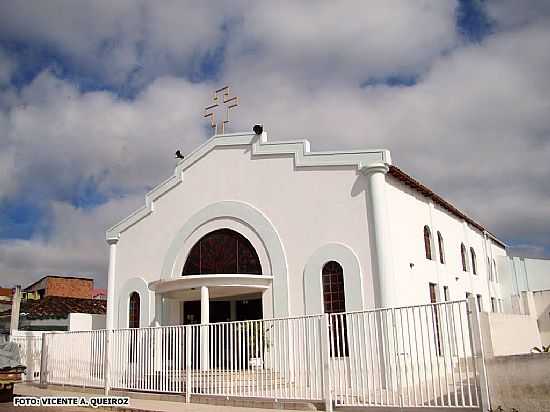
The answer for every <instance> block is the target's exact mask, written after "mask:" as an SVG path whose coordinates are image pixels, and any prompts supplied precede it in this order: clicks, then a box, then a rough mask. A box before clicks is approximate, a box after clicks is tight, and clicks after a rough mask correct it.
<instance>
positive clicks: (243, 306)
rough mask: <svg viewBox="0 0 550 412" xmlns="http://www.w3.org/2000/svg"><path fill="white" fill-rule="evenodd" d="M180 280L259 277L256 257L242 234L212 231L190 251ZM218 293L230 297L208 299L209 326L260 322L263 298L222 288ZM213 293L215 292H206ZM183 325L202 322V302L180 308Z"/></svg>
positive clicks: (235, 289) (224, 229)
mask: <svg viewBox="0 0 550 412" xmlns="http://www.w3.org/2000/svg"><path fill="white" fill-rule="evenodd" d="M181 274H182V276H197V277H200V276H205V275H213V276H218V275H219V276H221V275H244V276H247V275H252V276H254V275H255V276H259V275H262V265H261V263H260V259H259V258H258V253H257V252H256V250H255V249H254V246H253V245H252V244H251V243H250V241H249V240H248V239H247V238H246V237H244V236H243V235H242V234H240V233H238V232H237V231H235V230H231V229H228V228H223V229H218V230H214V231H212V232H210V233H207V234H206V235H204V236H203V237H202V238H200V239H199V240H198V241H197V242H196V243H195V245H194V246H193V247H192V248H191V250H190V251H189V254H188V255H187V259H186V261H185V264H184V266H183V270H182V273H181ZM225 289H226V290H225V291H219V290H218V291H217V293H222V294H226V295H228V294H232V295H233V296H228V297H220V298H218V299H211V300H210V301H209V303H208V306H209V310H208V312H209V313H208V320H209V322H210V323H215V322H225V321H235V320H255V319H261V318H262V315H263V310H262V295H261V293H258V292H257V291H253V290H247V289H242V288H235V287H233V288H232V287H228V286H225ZM212 292H214V293H216V291H215V290H214V289H212V290H210V291H209V295H212ZM182 320H183V323H184V324H194V323H199V322H204V315H203V314H202V312H201V302H200V301H198V300H186V301H185V302H184V304H183V319H182Z"/></svg>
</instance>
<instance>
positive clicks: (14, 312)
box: [10, 285, 21, 336]
mask: <svg viewBox="0 0 550 412" xmlns="http://www.w3.org/2000/svg"><path fill="white" fill-rule="evenodd" d="M20 309H21V285H17V286H16V287H15V293H14V295H13V297H12V298H11V321H10V334H11V335H12V336H13V335H14V334H15V332H17V331H18V330H19V312H20Z"/></svg>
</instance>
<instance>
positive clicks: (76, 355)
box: [42, 330, 106, 387]
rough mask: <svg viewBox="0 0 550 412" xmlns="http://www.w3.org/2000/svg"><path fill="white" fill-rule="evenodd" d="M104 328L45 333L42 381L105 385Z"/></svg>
mask: <svg viewBox="0 0 550 412" xmlns="http://www.w3.org/2000/svg"><path fill="white" fill-rule="evenodd" d="M105 334H106V331H105V330H94V331H84V332H63V333H48V334H44V339H46V342H45V345H44V348H45V353H43V354H42V356H43V357H44V359H43V363H42V365H43V367H44V369H45V371H44V370H43V371H42V374H43V375H44V373H45V374H46V376H43V379H42V380H43V381H46V382H47V383H52V384H61V385H76V386H83V387H102V386H103V385H104V383H105V379H104V362H105Z"/></svg>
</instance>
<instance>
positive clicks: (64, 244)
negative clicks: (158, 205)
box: [0, 196, 143, 287]
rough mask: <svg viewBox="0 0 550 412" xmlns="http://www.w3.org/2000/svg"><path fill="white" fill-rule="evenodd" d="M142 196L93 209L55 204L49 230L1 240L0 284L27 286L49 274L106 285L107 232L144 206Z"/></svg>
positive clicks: (53, 203) (112, 201) (113, 201)
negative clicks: (109, 228)
mask: <svg viewBox="0 0 550 412" xmlns="http://www.w3.org/2000/svg"><path fill="white" fill-rule="evenodd" d="M142 202H143V196H131V197H126V198H123V199H113V200H111V201H109V202H108V203H106V204H104V205H101V206H99V207H97V208H95V209H93V210H82V209H76V208H74V207H73V206H71V205H69V204H67V203H61V202H52V204H51V215H50V219H51V222H50V225H51V228H52V229H53V231H52V232H51V233H49V228H45V227H44V228H42V230H40V231H38V233H37V234H36V235H34V236H33V237H32V238H31V239H28V240H9V241H6V240H4V241H0V285H2V286H13V285H14V284H15V283H18V284H21V285H26V284H28V283H30V282H32V281H34V280H36V279H38V278H40V277H41V276H44V275H46V274H65V275H81V276H89V277H93V278H94V279H95V280H96V287H105V286H106V277H105V274H106V271H107V264H108V246H107V243H106V242H105V230H106V229H107V228H108V227H109V226H111V225H112V224H113V222H116V221H118V220H120V219H121V218H123V217H124V216H125V215H126V214H128V213H130V212H131V211H132V210H133V209H135V208H137V207H139V206H141V203H142Z"/></svg>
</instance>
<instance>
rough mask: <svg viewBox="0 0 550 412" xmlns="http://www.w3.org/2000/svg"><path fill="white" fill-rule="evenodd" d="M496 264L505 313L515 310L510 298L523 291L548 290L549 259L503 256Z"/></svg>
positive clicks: (549, 285) (549, 279)
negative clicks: (499, 274) (501, 280)
mask: <svg viewBox="0 0 550 412" xmlns="http://www.w3.org/2000/svg"><path fill="white" fill-rule="evenodd" d="M497 263H498V268H499V272H500V273H501V277H502V279H503V282H502V292H503V296H504V298H505V310H506V311H507V312H510V313H513V312H514V311H516V310H517V308H516V307H514V305H513V301H512V300H511V298H510V297H511V296H516V295H519V294H521V292H523V291H537V290H550V259H531V258H523V257H512V256H504V257H500V258H499V259H498V262H497Z"/></svg>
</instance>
